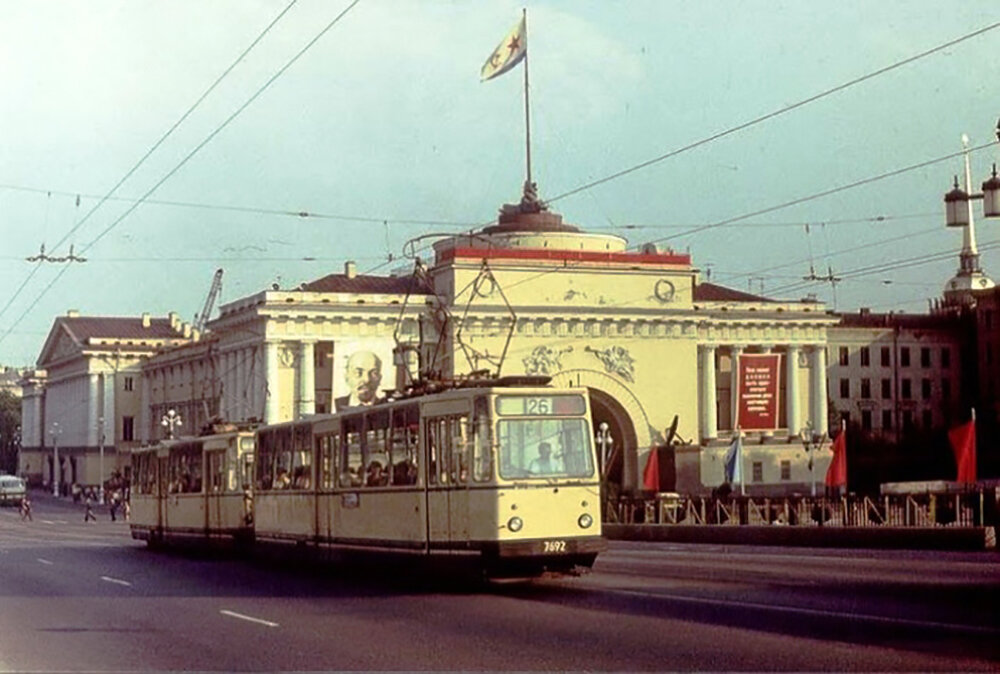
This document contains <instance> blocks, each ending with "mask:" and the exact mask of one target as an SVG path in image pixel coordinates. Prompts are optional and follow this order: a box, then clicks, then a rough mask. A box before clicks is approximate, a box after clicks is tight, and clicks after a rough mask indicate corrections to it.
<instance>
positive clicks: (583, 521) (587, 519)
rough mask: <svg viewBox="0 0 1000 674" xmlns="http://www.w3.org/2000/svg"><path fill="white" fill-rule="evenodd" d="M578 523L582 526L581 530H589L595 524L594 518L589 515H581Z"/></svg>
mask: <svg viewBox="0 0 1000 674" xmlns="http://www.w3.org/2000/svg"><path fill="white" fill-rule="evenodd" d="M576 523H577V524H579V525H580V528H581V529H589V528H590V525H591V524H593V523H594V518H593V517H591V516H590V515H588V514H587V513H583V514H582V515H580V519H578V520H577V521H576Z"/></svg>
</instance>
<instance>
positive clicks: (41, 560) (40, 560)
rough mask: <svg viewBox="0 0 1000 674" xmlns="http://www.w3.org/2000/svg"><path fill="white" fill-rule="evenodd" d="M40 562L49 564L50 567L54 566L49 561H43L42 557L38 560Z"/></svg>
mask: <svg viewBox="0 0 1000 674" xmlns="http://www.w3.org/2000/svg"><path fill="white" fill-rule="evenodd" d="M38 561H39V562H41V563H42V564H48V565H50V566H51V565H52V564H53V562H50V561H49V560H47V559H42V558H41V557H39V558H38Z"/></svg>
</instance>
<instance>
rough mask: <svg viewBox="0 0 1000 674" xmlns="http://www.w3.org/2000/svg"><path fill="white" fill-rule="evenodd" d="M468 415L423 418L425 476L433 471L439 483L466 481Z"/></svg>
mask: <svg viewBox="0 0 1000 674" xmlns="http://www.w3.org/2000/svg"><path fill="white" fill-rule="evenodd" d="M469 430H470V429H469V418H468V417H467V416H464V415H462V416H458V415H453V416H447V417H433V418H430V419H428V420H427V447H428V452H427V454H428V459H427V460H428V461H429V462H430V465H429V466H428V469H429V472H428V477H429V478H430V480H431V482H434V478H435V474H436V477H437V479H438V480H440V482H441V484H461V483H464V482H466V481H467V480H468V477H469V469H468V465H469V462H468V450H469V444H470V443H469Z"/></svg>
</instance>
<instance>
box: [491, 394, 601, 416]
mask: <svg viewBox="0 0 1000 674" xmlns="http://www.w3.org/2000/svg"><path fill="white" fill-rule="evenodd" d="M496 405H497V414H499V415H500V416H504V417H506V416H530V417H534V416H578V415H581V414H583V413H584V412H586V409H587V403H586V401H584V399H583V396H582V395H549V396H545V395H543V396H511V395H502V396H497V402H496Z"/></svg>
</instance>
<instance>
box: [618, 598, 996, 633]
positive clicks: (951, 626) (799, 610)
mask: <svg viewBox="0 0 1000 674" xmlns="http://www.w3.org/2000/svg"><path fill="white" fill-rule="evenodd" d="M608 592H610V593H612V594H623V595H627V596H630V597H642V598H643V599H670V600H672V601H681V602H689V603H692V604H712V605H715V606H725V607H727V608H752V609H763V610H767V611H776V612H779V613H792V614H798V615H808V616H820V617H824V618H840V619H847V620H852V621H859V620H861V621H864V620H868V621H871V622H878V623H885V624H888V625H906V626H907V627H930V628H934V629H947V630H956V631H959V632H976V633H979V634H997V635H1000V629H996V628H993V627H980V626H979V625H962V624H959V623H942V622H936V621H933V620H911V619H908V618H889V617H886V616H880V615H872V614H869V613H845V612H843V611H821V610H819V609H813V608H803V607H800V606H778V605H774V604H760V603H758V602H752V601H732V600H729V599H709V598H707V597H688V596H685V595H681V594H660V593H658V592H638V591H635V590H611V589H609V590H608Z"/></svg>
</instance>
